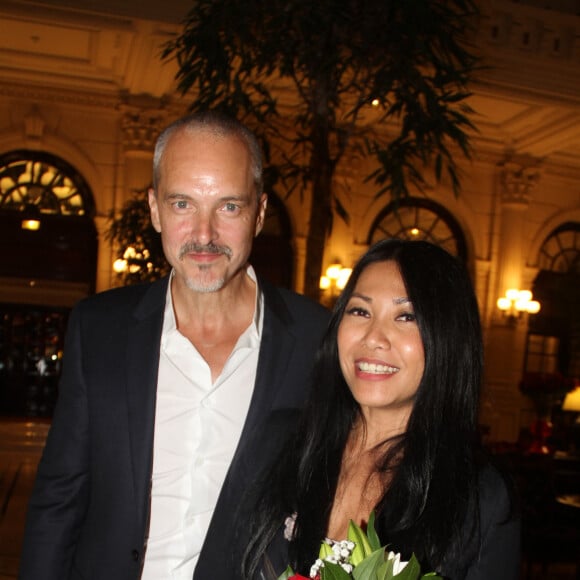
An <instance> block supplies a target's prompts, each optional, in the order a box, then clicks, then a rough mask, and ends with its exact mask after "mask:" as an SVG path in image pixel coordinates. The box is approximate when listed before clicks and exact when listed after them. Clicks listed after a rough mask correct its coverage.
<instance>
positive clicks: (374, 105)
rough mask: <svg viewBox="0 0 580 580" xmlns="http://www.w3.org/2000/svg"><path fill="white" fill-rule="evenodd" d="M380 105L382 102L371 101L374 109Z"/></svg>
mask: <svg viewBox="0 0 580 580" xmlns="http://www.w3.org/2000/svg"><path fill="white" fill-rule="evenodd" d="M380 104H381V101H379V99H373V100H372V101H371V105H372V106H373V107H378V106H379V105H380Z"/></svg>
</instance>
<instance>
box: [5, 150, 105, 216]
mask: <svg viewBox="0 0 580 580" xmlns="http://www.w3.org/2000/svg"><path fill="white" fill-rule="evenodd" d="M32 208H34V209H36V210H37V211H38V212H40V213H41V214H49V215H64V216H82V215H87V216H90V217H93V215H94V203H93V197H92V195H91V191H90V188H89V186H88V185H87V183H86V182H85V180H84V179H83V177H82V176H81V175H80V174H79V173H78V172H77V171H76V170H75V169H74V167H72V166H71V165H69V164H68V163H67V162H66V161H64V160H62V159H59V158H58V157H55V156H53V155H50V154H48V153H44V152H40V151H12V152H10V153H7V154H5V155H2V156H0V210H15V211H27V210H30V209H32Z"/></svg>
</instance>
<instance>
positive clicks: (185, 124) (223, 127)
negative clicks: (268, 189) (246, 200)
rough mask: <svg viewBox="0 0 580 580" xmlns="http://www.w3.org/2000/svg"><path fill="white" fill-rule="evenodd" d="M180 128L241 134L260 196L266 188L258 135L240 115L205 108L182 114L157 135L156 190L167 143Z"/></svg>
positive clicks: (219, 134) (257, 193)
mask: <svg viewBox="0 0 580 580" xmlns="http://www.w3.org/2000/svg"><path fill="white" fill-rule="evenodd" d="M180 131H185V132H187V133H195V132H197V131H208V132H210V133H213V134H214V135H217V136H219V137H230V136H234V137H238V138H239V139H240V140H241V141H243V142H244V144H245V145H246V147H247V148H248V151H249V152H250V160H251V164H252V175H253V177H254V185H255V188H256V196H257V198H258V199H260V196H261V195H262V192H263V191H264V179H263V164H262V148H261V147H260V143H259V142H258V139H257V138H256V136H255V135H254V133H252V131H250V129H248V128H247V127H246V126H245V125H244V124H243V123H241V122H240V121H238V120H237V119H235V118H233V117H230V116H228V115H225V114H223V113H219V112H217V111H206V112H202V113H193V114H191V115H187V116H185V117H181V118H180V119H177V121H174V122H173V123H171V125H169V126H168V127H167V128H165V129H164V130H163V131H162V133H161V134H160V135H159V137H158V138H157V142H156V143H155V152H154V154H153V189H154V190H155V192H157V187H158V185H159V179H160V177H161V176H160V171H161V160H162V158H163V154H164V152H165V147H166V146H167V143H168V142H169V140H170V139H171V137H172V136H173V135H175V134H176V133H178V132H180Z"/></svg>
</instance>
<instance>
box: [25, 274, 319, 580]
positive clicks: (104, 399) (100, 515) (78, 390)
mask: <svg viewBox="0 0 580 580" xmlns="http://www.w3.org/2000/svg"><path fill="white" fill-rule="evenodd" d="M167 283H168V282H167V279H164V280H161V281H159V282H155V283H153V284H150V285H142V286H132V287H126V288H121V289H116V290H111V291H107V292H103V293H101V294H97V295H95V296H92V297H89V298H87V299H85V300H83V301H81V302H80V303H79V304H78V305H77V306H76V307H75V308H74V309H73V311H72V313H71V317H70V320H69V325H68V330H67V335H66V342H65V361H64V365H63V372H62V377H61V383H60V388H59V399H58V403H57V408H56V411H55V415H54V418H53V422H52V426H51V429H50V433H49V436H48V439H47V443H46V448H45V451H44V454H43V457H42V459H41V461H40V464H39V468H38V475H37V480H36V484H35V488H34V491H33V494H32V497H31V500H30V503H29V512H28V518H27V524H26V531H25V537H24V545H23V550H22V554H21V570H20V578H21V580H69V579H70V580H81V579H83V580H89V579H99V580H133V579H138V578H139V577H140V574H141V569H142V562H143V558H144V554H145V547H146V538H147V531H148V522H149V513H150V490H151V471H152V453H153V424H154V416H155V399H156V387H157V373H158V363H159V350H160V340H161V329H162V321H163V312H164V307H165V296H166V291H167ZM260 287H261V288H262V290H263V292H264V327H263V334H262V340H261V346H260V355H259V360H258V369H257V378H256V384H255V387H254V393H253V397H252V401H251V404H250V408H249V412H248V416H247V419H246V422H245V425H244V428H243V431H242V434H241V438H240V442H239V444H238V447H237V450H236V453H235V455H234V458H233V460H232V464H231V466H230V469H229V471H228V474H227V477H226V480H225V482H224V485H223V487H222V491H221V494H220V498H219V500H218V504H217V506H216V510H215V513H214V516H213V519H212V522H211V524H210V528H209V531H208V535H207V537H206V541H205V544H204V547H203V549H202V553H201V555H200V559H199V563H198V566H197V568H196V572H195V575H194V578H195V579H196V580H210V579H211V580H234V579H235V578H237V577H238V576H237V569H238V565H239V561H238V556H237V554H239V553H240V552H241V551H242V550H243V548H244V542H245V541H247V538H246V537H245V536H244V527H243V522H238V520H237V518H236V517H235V515H236V514H237V513H238V508H239V505H240V502H241V498H242V497H243V495H244V491H245V490H246V489H247V488H248V487H249V485H250V484H251V483H252V480H253V479H254V478H255V477H257V476H258V475H259V473H260V472H261V471H262V470H263V469H265V468H266V466H267V465H268V463H269V461H270V460H271V459H272V458H273V456H274V455H275V454H276V453H277V452H278V451H279V448H280V445H281V443H282V441H283V439H284V437H285V435H286V431H287V428H288V427H289V426H290V425H291V423H292V419H293V417H294V416H295V415H296V414H297V412H298V409H299V408H300V407H301V406H302V404H303V400H304V398H305V395H306V393H307V390H308V383H309V374H310V370H311V366H312V362H313V359H314V355H315V351H316V349H317V346H318V344H319V342H320V339H321V337H322V334H323V332H324V330H325V328H326V323H327V321H328V312H327V311H326V310H325V309H323V308H322V307H321V306H319V305H318V304H315V303H314V302H312V301H310V300H308V299H306V298H304V297H302V296H299V295H297V294H295V293H293V292H289V291H287V290H282V289H277V288H274V287H272V286H270V285H269V284H267V283H264V282H260ZM238 523H240V524H241V525H238ZM160 580H164V579H160Z"/></svg>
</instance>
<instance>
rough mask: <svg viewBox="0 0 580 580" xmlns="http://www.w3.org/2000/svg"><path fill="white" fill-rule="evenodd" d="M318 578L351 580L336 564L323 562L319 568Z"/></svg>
mask: <svg viewBox="0 0 580 580" xmlns="http://www.w3.org/2000/svg"><path fill="white" fill-rule="evenodd" d="M320 580H351V577H350V574H348V572H345V571H344V570H343V569H342V568H341V567H340V566H339V565H338V564H333V563H332V562H324V567H323V568H322V569H321V570H320Z"/></svg>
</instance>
